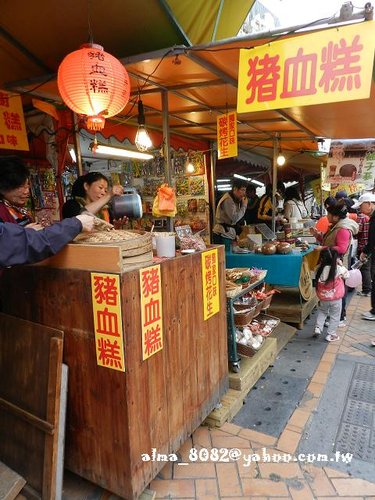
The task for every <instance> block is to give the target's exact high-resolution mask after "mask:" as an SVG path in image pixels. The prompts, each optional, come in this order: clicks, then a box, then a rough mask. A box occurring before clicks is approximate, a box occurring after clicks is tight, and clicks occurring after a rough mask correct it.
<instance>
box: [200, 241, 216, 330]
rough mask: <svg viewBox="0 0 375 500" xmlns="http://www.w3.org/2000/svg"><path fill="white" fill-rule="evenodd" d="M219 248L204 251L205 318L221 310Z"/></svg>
mask: <svg viewBox="0 0 375 500" xmlns="http://www.w3.org/2000/svg"><path fill="white" fill-rule="evenodd" d="M218 262H219V261H218V255H217V248H215V249H214V250H209V251H208V252H203V253H202V285H203V319H204V320H205V321H206V320H207V319H209V318H211V317H212V316H214V314H216V313H218V312H219V311H220V290H219V265H218Z"/></svg>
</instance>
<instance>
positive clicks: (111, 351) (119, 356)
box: [91, 273, 125, 372]
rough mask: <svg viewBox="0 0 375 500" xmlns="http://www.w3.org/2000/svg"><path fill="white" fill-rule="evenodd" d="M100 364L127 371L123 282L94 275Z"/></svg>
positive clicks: (110, 277) (111, 277)
mask: <svg viewBox="0 0 375 500" xmlns="http://www.w3.org/2000/svg"><path fill="white" fill-rule="evenodd" d="M91 295H92V306H93V315H94V327H95V348H96V361H97V364H98V365H99V366H105V367H106V368H111V369H112V370H118V371H121V372H124V371H125V359H124V341H123V330H122V317H121V293H120V278H119V276H118V275H117V274H103V273H91Z"/></svg>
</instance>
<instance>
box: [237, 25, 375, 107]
mask: <svg viewBox="0 0 375 500" xmlns="http://www.w3.org/2000/svg"><path fill="white" fill-rule="evenodd" d="M374 49H375V21H366V22H363V23H357V24H352V25H350V26H343V27H340V28H332V29H329V30H325V31H319V32H315V33H310V34H308V35H303V36H298V37H294V38H288V39H285V40H281V41H279V42H274V43H272V42H271V43H270V44H267V45H264V46H262V47H255V48H253V49H242V50H241V51H240V62H239V71H238V96H237V112H238V113H246V112H250V111H263V110H270V109H279V108H288V107H291V106H305V105H309V104H321V103H327V102H338V101H350V100H355V99H366V98H368V97H369V96H370V88H371V79H372V68H373V60H374Z"/></svg>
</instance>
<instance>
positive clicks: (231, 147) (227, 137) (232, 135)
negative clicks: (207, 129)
mask: <svg viewBox="0 0 375 500" xmlns="http://www.w3.org/2000/svg"><path fill="white" fill-rule="evenodd" d="M217 145H218V158H219V159H223V158H232V157H233V156H237V154H238V147H237V113H236V112H233V111H232V112H231V113H227V114H225V115H221V116H218V117H217Z"/></svg>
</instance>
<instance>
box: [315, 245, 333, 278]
mask: <svg viewBox="0 0 375 500" xmlns="http://www.w3.org/2000/svg"><path fill="white" fill-rule="evenodd" d="M338 258H339V254H338V252H337V250H334V249H333V248H324V249H323V250H322V251H321V252H320V257H319V267H318V270H317V272H316V276H315V281H316V282H318V281H319V278H320V276H321V274H322V272H323V269H324V268H325V266H330V270H329V273H328V278H327V279H326V281H325V283H329V282H331V281H334V279H335V276H336V269H337V259H338Z"/></svg>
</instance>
